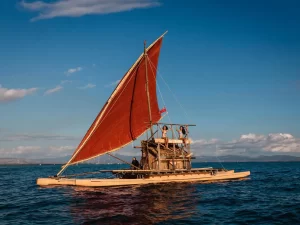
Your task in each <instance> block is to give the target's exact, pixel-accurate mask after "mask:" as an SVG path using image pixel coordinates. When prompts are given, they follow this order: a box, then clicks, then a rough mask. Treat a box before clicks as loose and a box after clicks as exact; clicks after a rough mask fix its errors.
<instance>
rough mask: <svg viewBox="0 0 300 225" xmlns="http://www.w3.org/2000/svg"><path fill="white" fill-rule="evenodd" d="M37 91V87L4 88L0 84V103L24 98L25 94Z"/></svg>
mask: <svg viewBox="0 0 300 225" xmlns="http://www.w3.org/2000/svg"><path fill="white" fill-rule="evenodd" d="M36 91H37V88H29V89H8V88H4V87H2V86H1V84H0V103H1V102H11V101H14V100H17V99H21V98H24V97H25V96H27V95H30V94H33V93H35V92H36Z"/></svg>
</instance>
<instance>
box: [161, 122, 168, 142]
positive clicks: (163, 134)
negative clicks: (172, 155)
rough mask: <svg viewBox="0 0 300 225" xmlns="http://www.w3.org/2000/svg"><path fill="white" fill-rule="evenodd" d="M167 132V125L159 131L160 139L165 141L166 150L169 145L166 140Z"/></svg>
mask: <svg viewBox="0 0 300 225" xmlns="http://www.w3.org/2000/svg"><path fill="white" fill-rule="evenodd" d="M160 129H161V128H160ZM168 130H169V128H168V126H167V125H164V126H163V128H162V129H161V133H162V137H161V138H162V139H164V140H165V146H166V148H168V144H169V139H168V136H167V132H168Z"/></svg>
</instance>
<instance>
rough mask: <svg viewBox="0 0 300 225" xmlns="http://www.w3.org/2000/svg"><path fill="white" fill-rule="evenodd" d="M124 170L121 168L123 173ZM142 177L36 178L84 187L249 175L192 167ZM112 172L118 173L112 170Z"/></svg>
mask: <svg viewBox="0 0 300 225" xmlns="http://www.w3.org/2000/svg"><path fill="white" fill-rule="evenodd" d="M124 171H125V170H123V173H124ZM143 172H144V174H147V176H144V177H143V178H131V179H124V178H114V179H95V178H92V179H76V178H64V177H51V178H38V179H37V185H39V186H48V185H71V186H86V187H114V186H131V185H144V184H159V183H171V182H205V181H220V180H234V179H240V178H245V177H248V176H249V175H250V171H245V172H234V170H229V171H225V170H221V171H219V170H218V169H210V168H200V169H193V170H192V171H176V172H175V173H174V172H173V173H168V172H166V171H165V172H164V171H155V173H153V171H152V173H151V171H143ZM113 173H115V174H116V173H120V171H114V172H113ZM126 173H131V174H132V173H133V174H138V173H141V171H139V172H138V171H136V170H135V171H133V170H132V171H126Z"/></svg>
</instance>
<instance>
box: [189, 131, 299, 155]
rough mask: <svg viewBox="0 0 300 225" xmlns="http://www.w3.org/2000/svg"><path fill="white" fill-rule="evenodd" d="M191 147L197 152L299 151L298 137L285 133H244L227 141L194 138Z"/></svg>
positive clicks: (204, 153)
mask: <svg viewBox="0 0 300 225" xmlns="http://www.w3.org/2000/svg"><path fill="white" fill-rule="evenodd" d="M192 145H193V148H194V149H195V150H196V149H197V152H198V154H199V153H200V154H201V155H208V154H210V155H211V154H212V153H218V154H223V155H226V154H241V153H243V154H247V155H255V154H265V153H267V154H270V153H272V154H278V153H300V139H299V138H295V137H294V136H293V135H291V134H287V133H271V134H268V135H261V134H253V133H249V134H244V135H241V136H240V138H239V139H237V140H232V141H229V142H224V141H220V140H217V139H212V140H205V139H200V140H195V141H193V144H192Z"/></svg>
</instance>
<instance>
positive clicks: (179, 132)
mask: <svg viewBox="0 0 300 225" xmlns="http://www.w3.org/2000/svg"><path fill="white" fill-rule="evenodd" d="M176 130H177V132H178V135H179V139H180V140H182V142H183V144H184V147H186V144H185V140H186V138H185V137H184V136H186V130H185V128H184V127H183V126H180V127H179V130H178V129H176Z"/></svg>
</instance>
